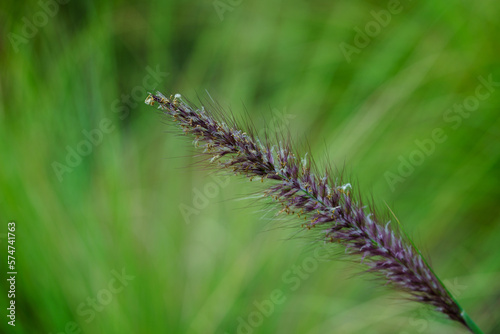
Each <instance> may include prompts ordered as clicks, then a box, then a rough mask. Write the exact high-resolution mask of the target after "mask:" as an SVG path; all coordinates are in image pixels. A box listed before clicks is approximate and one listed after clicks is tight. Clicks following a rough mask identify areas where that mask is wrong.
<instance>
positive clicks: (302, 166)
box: [145, 92, 481, 333]
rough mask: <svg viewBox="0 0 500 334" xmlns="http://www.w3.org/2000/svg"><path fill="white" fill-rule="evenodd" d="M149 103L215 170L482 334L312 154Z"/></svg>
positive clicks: (202, 113)
mask: <svg viewBox="0 0 500 334" xmlns="http://www.w3.org/2000/svg"><path fill="white" fill-rule="evenodd" d="M145 102H146V104H149V105H154V103H155V102H156V103H158V104H159V109H161V110H162V111H163V112H164V113H165V114H167V115H169V116H171V118H172V119H173V120H174V121H175V122H176V123H177V125H178V126H179V127H180V128H181V129H182V130H183V131H184V134H186V135H189V136H191V137H193V138H194V145H195V146H196V147H199V148H200V149H201V150H202V152H203V155H204V156H205V157H206V158H207V160H208V161H209V162H210V163H215V164H216V166H217V168H218V169H225V170H230V171H232V172H234V173H235V174H239V175H242V176H245V177H248V178H250V179H254V178H259V179H260V180H261V181H264V180H265V179H270V180H273V181H274V182H273V184H272V185H271V186H270V187H269V188H267V190H266V191H265V192H264V194H265V195H266V196H268V197H271V198H272V199H273V200H275V201H276V202H279V203H281V204H282V205H283V208H284V209H283V210H284V211H286V212H287V213H290V214H297V215H298V216H299V217H301V218H302V219H304V220H305V221H306V223H305V224H302V227H304V228H307V229H319V230H320V231H321V238H322V239H323V240H324V241H326V242H329V243H336V244H341V245H343V246H344V247H345V249H346V253H347V254H349V255H354V256H356V255H357V256H358V258H359V259H360V260H361V262H362V263H364V264H365V265H366V266H368V269H367V271H368V272H370V273H373V274H374V275H376V276H377V277H379V278H380V279H382V282H384V283H385V284H386V285H390V286H392V287H394V288H396V289H398V290H400V291H403V292H406V293H408V294H409V295H410V297H411V298H412V299H413V300H415V301H418V302H422V303H424V304H428V305H431V306H433V307H434V309H435V310H436V311H438V312H441V313H443V314H445V315H446V316H448V317H449V318H450V319H452V320H455V321H457V322H459V323H461V324H462V325H464V326H465V327H466V328H468V329H469V330H470V331H471V332H474V333H481V331H480V330H479V328H477V326H476V325H475V324H474V323H473V322H472V320H471V319H470V318H469V317H468V316H467V314H466V313H465V312H464V311H463V309H462V308H461V307H460V306H459V304H458V303H457V302H456V301H455V299H454V298H453V297H452V296H451V294H450V293H449V292H448V290H447V289H446V288H445V287H444V285H443V284H442V282H441V281H440V280H439V279H438V278H437V276H436V275H435V274H434V272H433V271H432V269H431V268H430V266H429V265H428V264H427V262H426V261H425V259H424V258H423V256H422V254H421V253H420V252H419V251H418V249H417V248H416V247H415V246H414V245H413V243H412V242H411V240H410V239H409V238H407V237H406V236H405V235H404V234H402V233H400V232H398V229H394V228H391V224H390V222H381V221H379V219H378V218H377V216H376V215H375V214H374V213H370V212H367V209H366V208H365V206H364V205H363V204H362V203H361V200H360V199H357V198H356V197H355V196H353V195H352V192H351V191H350V188H351V185H350V184H349V183H346V184H340V183H338V181H335V180H333V178H332V177H330V176H329V175H328V172H325V174H324V175H323V176H318V175H316V174H315V173H314V171H313V170H311V167H310V165H311V163H310V159H308V158H307V155H306V156H305V157H303V158H298V157H297V156H296V155H295V154H294V152H293V150H292V148H291V144H290V143H282V142H280V143H279V144H275V145H271V144H270V143H269V142H268V141H266V142H261V141H260V140H259V139H258V138H255V136H254V135H253V134H252V133H250V134H247V133H246V132H243V130H242V129H240V128H239V127H238V126H237V124H236V122H235V121H234V120H229V118H227V116H224V115H223V114H221V113H215V112H210V111H208V110H205V108H203V107H202V108H201V109H196V108H193V107H192V106H191V105H189V104H188V103H185V102H183V101H182V100H181V99H180V95H175V96H174V97H170V98H166V97H165V96H163V95H162V94H161V93H159V92H158V93H157V95H152V94H150V95H149V96H148V98H147V99H146V101H145Z"/></svg>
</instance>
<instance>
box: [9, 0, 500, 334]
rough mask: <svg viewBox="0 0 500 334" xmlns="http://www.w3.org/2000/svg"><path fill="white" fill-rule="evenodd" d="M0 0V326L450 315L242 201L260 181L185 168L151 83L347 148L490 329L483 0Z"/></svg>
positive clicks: (495, 145) (319, 323)
mask: <svg viewBox="0 0 500 334" xmlns="http://www.w3.org/2000/svg"><path fill="white" fill-rule="evenodd" d="M0 7H1V12H0V22H1V25H0V29H1V36H2V39H1V43H0V65H1V74H0V99H1V104H0V156H1V164H2V167H1V169H0V186H1V188H0V189H1V198H0V221H1V225H0V226H1V230H0V237H1V239H0V242H1V245H2V246H1V247H0V249H1V250H2V252H4V253H3V255H2V265H1V268H2V270H1V278H2V279H1V280H0V281H1V283H0V284H1V286H2V293H1V295H0V300H1V303H0V304H1V305H2V309H3V310H4V311H3V312H4V313H6V311H5V308H6V307H7V302H8V301H7V296H6V288H7V286H6V283H5V282H6V280H5V275H6V271H7V269H6V265H7V264H6V257H7V253H6V247H7V243H6V233H7V222H9V221H15V222H16V223H17V230H16V235H17V242H16V244H15V245H16V249H17V251H16V262H17V263H16V264H17V271H18V276H17V286H16V288H17V293H16V305H17V321H16V327H15V328H12V327H11V326H8V325H7V321H6V317H5V315H2V319H3V320H2V321H1V322H0V329H1V331H2V332H8V333H221V334H224V333H246V334H248V333H310V334H313V333H399V334H404V333H465V331H464V330H463V329H461V328H460V327H459V326H456V325H455V324H453V323H451V322H450V321H447V320H446V319H443V318H440V317H439V316H437V315H436V314H434V313H432V312H430V311H428V310H426V309H425V308H423V307H420V306H418V305H416V304H413V303H408V302H404V301H401V300H400V299H398V298H397V296H398V295H397V294H395V293H393V292H391V291H387V290H386V289H383V288H379V287H378V286H377V285H376V283H375V282H373V281H370V280H369V279H366V278H364V277H363V276H357V275H356V272H358V268H357V267H356V265H353V264H352V263H348V262H344V261H334V260H332V261H323V260H320V259H319V258H318V256H317V254H318V253H315V251H314V247H313V246H311V244H310V240H308V239H307V238H305V239H304V238H301V237H297V238H295V237H293V235H294V231H293V230H290V229H285V228H283V229H282V228H276V227H279V221H276V220H275V221H272V217H273V213H272V212H271V213H269V212H267V211H265V210H266V209H267V207H262V206H259V205H254V204H255V201H254V199H248V200H246V199H245V197H246V196H247V195H251V194H252V192H253V191H255V190H256V189H257V188H256V186H257V185H255V184H253V183H249V182H248V181H245V180H242V179H238V178H231V179H230V180H227V179H226V178H224V177H220V178H218V179H217V178H214V176H213V175H210V174H209V173H207V171H205V170H199V169H197V168H192V167H190V166H191V165H192V163H193V161H194V160H193V157H192V156H191V154H192V149H191V148H190V143H189V142H188V141H186V140H185V139H183V138H181V137H178V136H176V135H175V134H173V133H171V132H166V130H171V129H172V128H169V127H168V126H167V125H166V124H164V123H163V122H162V119H161V117H159V116H158V115H157V113H155V112H154V109H152V108H151V107H149V106H146V105H144V103H143V101H144V99H145V97H146V93H145V92H146V91H154V90H160V91H163V92H164V93H165V94H171V93H182V94H183V96H186V97H188V98H189V99H190V100H196V99H197V96H200V97H201V98H206V97H207V93H206V91H208V92H209V93H210V95H211V96H212V97H213V98H214V99H216V100H217V101H219V103H220V104H221V105H222V106H225V107H227V108H230V109H232V111H233V112H234V113H235V114H236V115H239V116H242V117H248V118H250V119H252V120H253V121H254V123H255V126H256V127H257V128H258V129H259V131H260V130H262V129H268V130H270V131H283V130H284V129H285V128H287V129H289V130H290V133H292V135H293V136H294V138H295V139H296V140H297V142H298V143H300V144H301V145H302V146H303V147H306V148H307V146H308V147H309V148H308V150H309V152H310V153H311V154H313V155H314V156H315V157H316V159H317V160H318V162H319V163H321V162H322V161H325V160H326V159H327V160H328V161H331V162H332V163H333V164H335V165H337V166H344V165H345V169H346V173H347V175H349V177H350V180H351V181H352V183H353V185H355V187H358V186H359V187H360V189H361V190H362V192H363V194H365V196H367V197H368V196H369V195H370V194H373V196H374V198H375V201H376V202H377V204H378V205H379V207H380V208H381V209H383V208H384V207H385V204H384V201H385V202H387V203H388V204H389V205H390V206H391V208H392V209H393V210H394V212H395V213H396V215H397V216H398V218H399V220H400V221H401V222H402V224H403V225H404V227H405V229H406V230H407V231H408V232H409V233H410V234H411V235H412V236H413V238H414V239H415V242H416V243H417V244H418V245H419V246H420V247H421V249H422V250H423V251H424V252H425V253H426V254H428V255H429V257H430V258H431V260H432V263H433V266H434V268H435V270H436V272H437V273H438V275H439V276H440V277H441V278H442V279H443V280H444V281H445V282H446V284H447V285H448V287H449V288H450V290H451V291H452V292H453V293H454V294H455V296H456V297H457V299H458V300H459V301H460V303H461V304H462V306H463V307H464V308H465V309H466V310H467V311H468V313H469V314H470V315H471V317H472V318H473V319H474V320H475V321H476V322H477V323H478V324H479V325H480V327H481V328H482V329H483V330H484V331H485V332H486V333H499V332H500V316H499V314H500V312H499V307H500V260H499V259H498V254H499V251H500V247H499V245H500V215H499V212H500V205H499V200H500V187H499V185H500V121H499V117H498V111H499V109H498V108H499V106H500V86H499V85H498V84H497V85H494V84H491V83H490V84H489V85H488V86H487V87H486V86H484V84H483V82H482V81H481V79H479V78H480V77H481V78H483V79H485V80H488V78H489V80H493V81H494V82H500V71H499V57H498V54H499V51H500V46H499V43H498V31H499V28H500V26H499V20H498V17H500V7H499V6H498V4H497V3H496V2H494V1H476V2H474V3H470V2H466V1H459V0H451V1H446V2H442V3H441V2H435V1H430V0H428V1H404V0H403V1H401V2H400V3H399V5H398V4H397V3H395V2H393V1H392V2H391V1H348V0H341V1H299V0H293V1H275V2H269V1H260V0H259V1H245V0H241V1H236V0H232V1H230V0H220V1H151V2H148V3H144V2H140V1H109V2H108V1H102V2H95V1H94V2H83V1H68V2H66V3H62V2H61V3H58V2H54V1H51V0H42V1H41V2H36V1H30V2H22V1H5V2H2V5H1V6H0ZM389 10H393V13H391V12H390V11H389ZM373 11H374V12H373ZM381 11H385V12H381ZM374 13H375V14H374ZM377 13H378V14H377ZM381 13H382V14H381ZM383 13H386V14H387V13H390V14H389V16H387V15H385V16H384V14H383ZM376 17H378V19H379V21H380V22H381V23H377V21H376ZM366 29H369V30H368V31H369V34H370V35H371V37H370V36H368V37H366V36H365V37H363V35H362V34H365V33H366V32H365V31H366ZM370 29H371V30H370ZM359 31H361V32H362V33H359ZM346 50H347V51H346ZM481 85H482V86H481ZM478 87H479V88H478ZM478 92H479V94H480V96H481V97H482V99H478V98H477V95H476V94H478ZM486 95H487V96H486ZM476 102H478V103H476ZM463 103H469V104H468V109H470V110H471V111H470V112H469V111H467V109H464V110H465V112H466V113H462V114H460V113H459V112H457V111H458V110H459V109H458V108H459V107H455V109H454V105H455V104H457V105H458V106H460V105H461V104H463ZM450 108H451V109H450ZM436 129H437V130H436ZM439 129H441V131H442V133H441V137H439V138H443V136H445V138H446V139H445V140H442V141H440V142H436V141H434V144H429V140H433V139H432V138H433V137H432V133H433V131H438V132H439V131H440V130H439ZM416 141H420V143H427V145H428V146H426V147H427V149H428V154H425V153H418V152H422V149H421V148H419V146H418V144H417V142H416ZM433 145H434V146H435V147H434V149H431V148H432V146H433ZM75 152H76V153H75ZM79 152H80V153H79ZM410 159H413V160H412V161H414V162H416V163H411V162H409V163H410V166H406V167H402V165H404V164H405V163H404V162H402V161H407V162H408V161H410ZM398 168H399V169H401V170H400V171H398ZM405 168H406V169H405ZM391 173H392V174H391ZM401 173H402V174H401ZM395 177H396V178H395ZM268 300H274V302H273V304H272V307H271V306H269V302H266V301H268ZM257 305H260V308H259V306H257ZM262 305H264V306H262Z"/></svg>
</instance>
